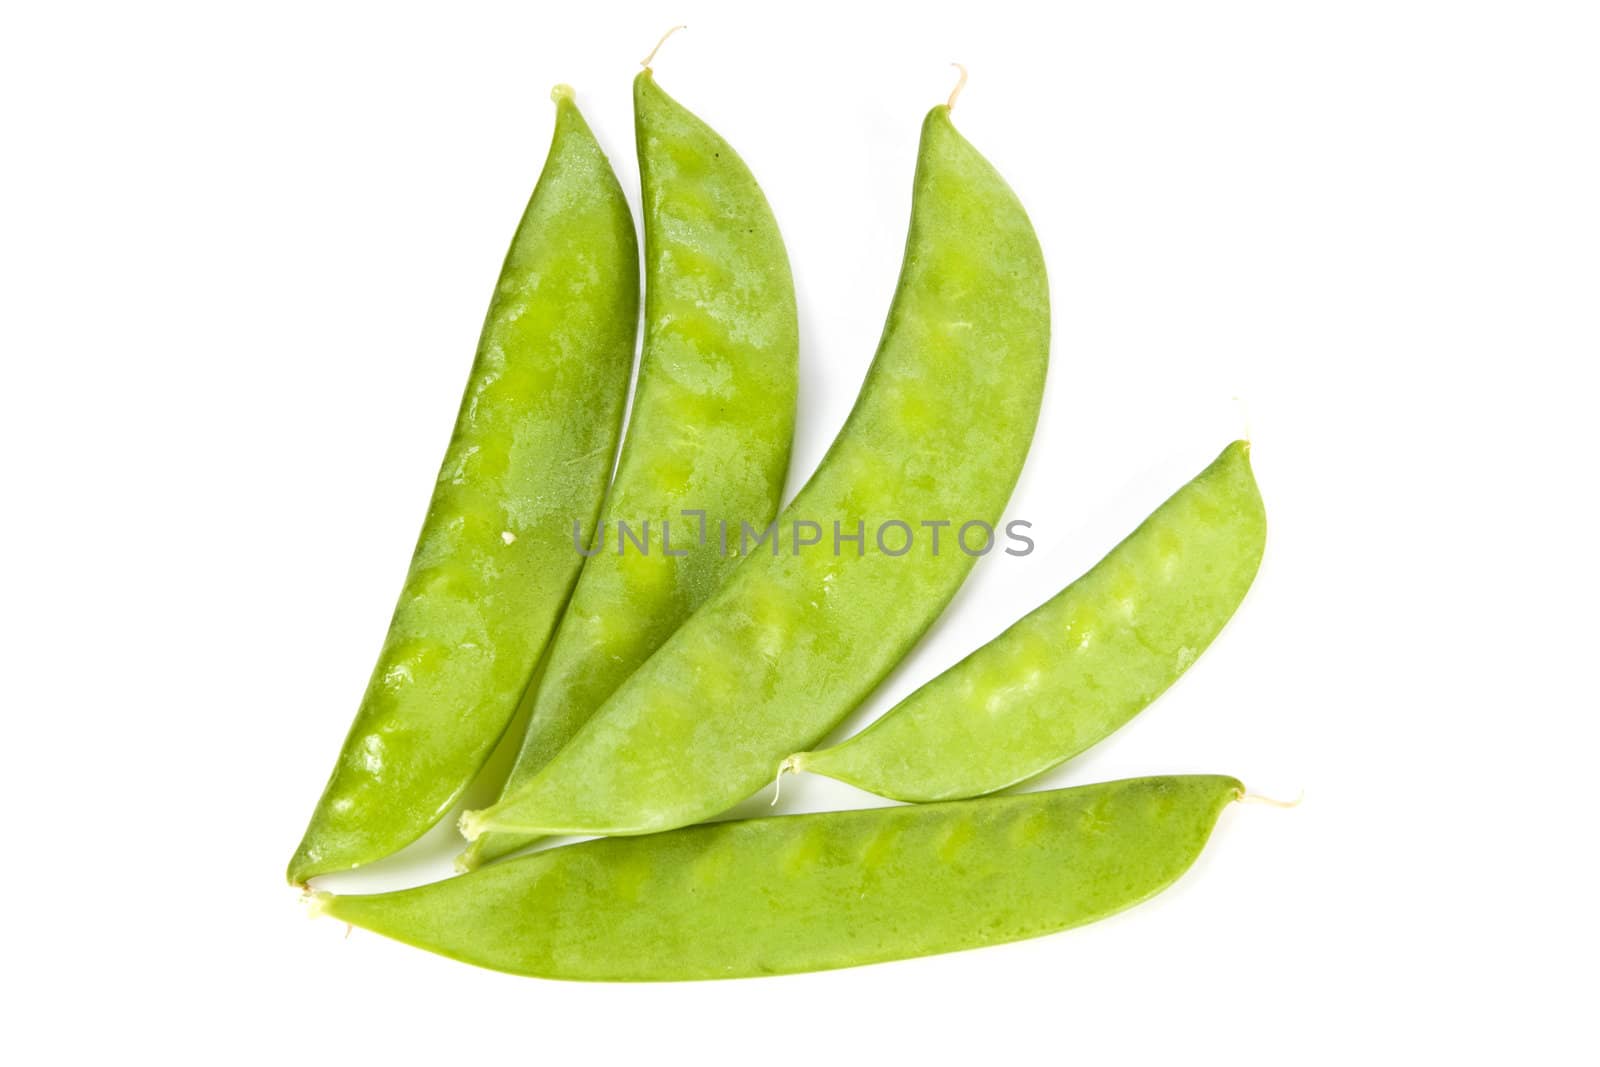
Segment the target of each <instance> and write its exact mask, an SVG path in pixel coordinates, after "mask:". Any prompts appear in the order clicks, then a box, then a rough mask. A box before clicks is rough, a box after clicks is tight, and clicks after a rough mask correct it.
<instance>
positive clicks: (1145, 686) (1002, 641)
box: [784, 441, 1267, 802]
mask: <svg viewBox="0 0 1600 1067" xmlns="http://www.w3.org/2000/svg"><path fill="white" fill-rule="evenodd" d="M1266 536H1267V517H1266V512H1265V510H1264V509H1263V507H1262V504H1261V494H1260V492H1259V491H1258V490H1257V489H1256V482H1255V478H1254V476H1253V475H1252V474H1251V473H1250V445H1249V444H1248V442H1245V441H1235V442H1234V443H1233V444H1231V445H1229V446H1228V447H1227V448H1226V449H1224V450H1223V452H1222V455H1220V456H1218V457H1217V459H1216V460H1215V462H1213V463H1212V464H1211V466H1209V467H1207V468H1206V469H1205V470H1204V471H1202V472H1201V473H1200V474H1199V476H1198V477H1196V478H1195V479H1194V480H1193V481H1192V482H1190V483H1189V484H1187V485H1185V486H1184V487H1183V488H1182V489H1179V490H1178V491H1177V493H1175V494H1173V496H1172V497H1171V498H1170V499H1169V500H1167V502H1166V503H1164V504H1162V505H1161V507H1159V508H1157V509H1156V511H1155V512H1154V513H1153V514H1152V515H1151V516H1150V517H1149V518H1148V519H1146V520H1145V521H1144V523H1143V524H1142V525H1141V526H1140V527H1139V528H1138V529H1137V530H1135V531H1134V532H1133V533H1132V534H1130V535H1128V537H1127V539H1126V540H1124V541H1123V542H1122V543H1121V544H1119V545H1118V546H1117V547H1116V548H1114V549H1112V550H1111V552H1110V554H1109V555H1107V556H1106V557H1105V559H1103V560H1101V561H1100V562H1099V563H1097V564H1095V566H1094V568H1093V569H1091V570H1090V571H1089V572H1088V573H1087V574H1085V575H1084V576H1083V577H1081V578H1079V579H1078V580H1077V581H1075V582H1073V583H1072V584H1071V585H1069V586H1067V587H1066V588H1065V589H1063V590H1062V591H1061V592H1060V593H1057V594H1056V595H1055V596H1054V597H1053V598H1052V599H1050V600H1048V601H1046V602H1045V603H1044V604H1043V605H1042V606H1040V607H1039V608H1037V609H1035V610H1034V611H1032V612H1031V613H1029V614H1028V615H1025V616H1023V618H1022V619H1020V620H1019V621H1018V622H1017V623H1016V624H1015V625H1013V626H1012V627H1011V628H1010V629H1008V630H1007V631H1006V632H1005V633H1003V634H1001V635H1000V636H999V637H997V638H995V639H994V640H993V641H991V642H989V643H988V644H987V645H984V646H983V647H982V648H980V649H978V650H977V651H976V652H974V653H972V655H970V656H968V657H967V658H966V659H964V660H962V661H961V662H960V663H958V664H956V665H955V666H954V667H951V668H950V669H949V670H947V671H945V672H944V673H943V674H941V675H939V676H938V677H937V678H935V679H934V680H933V681H931V682H929V683H928V684H927V685H925V686H923V687H922V688H921V689H918V690H917V691H916V692H915V693H912V694H911V695H910V696H909V697H907V698H906V699H905V700H903V701H901V702H900V703H899V704H898V705H896V706H895V707H894V708H891V709H890V710H889V711H888V712H887V713H885V714H884V715H883V717H882V718H880V719H878V721H877V722H875V723H873V724H872V725H871V726H869V727H867V729H865V730H863V731H862V732H861V733H859V734H857V735H856V736H854V737H852V738H850V739H849V740H848V741H845V742H844V743H843V744H841V745H837V746H835V747H833V748H827V749H823V750H822V751H820V752H802V753H799V754H798V755H795V756H791V757H790V758H789V759H788V760H786V761H785V763H784V766H785V767H786V768H790V769H793V770H804V771H813V772H815V773H817V774H824V775H827V776H828V777H830V778H837V779H839V780H840V781H843V782H848V783H850V784H851V785H853V786H857V787H858V788H861V789H865V790H868V791H869V792H873V793H877V794H879V795H880V796H886V797H893V798H894V799H896V800H906V801H913V802H919V801H930V800H954V799H957V798H960V797H973V796H980V795H982V794H984V793H993V792H994V791H996V790H998V789H1004V788H1006V787H1007V786H1009V785H1015V784H1016V783H1017V782H1020V781H1023V780H1025V779H1028V778H1032V777H1033V776H1034V775H1036V774H1041V773H1043V772H1044V771H1047V770H1049V769H1050V768H1051V767H1054V766H1056V765H1057V764H1059V763H1063V762H1065V761H1066V760H1068V759H1071V758H1072V757H1073V756H1076V755H1077V754H1078V753H1080V752H1082V751H1084V750H1085V749H1087V748H1088V747H1089V746H1090V745H1093V744H1095V743H1096V742H1098V741H1100V740H1101V739H1103V738H1105V737H1106V736H1108V735H1109V734H1111V733H1112V732H1113V731H1114V730H1116V729H1117V728H1119V727H1121V726H1122V725H1123V724H1124V723H1126V722H1127V721H1128V720H1129V719H1131V718H1133V717H1134V716H1135V715H1137V714H1138V713H1139V712H1140V711H1142V710H1144V709H1145V708H1146V707H1148V706H1149V704H1150V702H1151V701H1153V700H1155V699H1156V697H1158V696H1160V695H1161V694H1162V693H1163V692H1165V691H1166V689H1167V687H1168V686H1170V685H1171V684H1172V683H1173V682H1175V681H1177V680H1178V677H1179V676H1180V675H1182V674H1183V672H1184V671H1185V670H1187V669H1188V667H1189V664H1191V663H1193V662H1194V661H1195V659H1196V657H1198V656H1199V655H1200V653H1202V652H1204V651H1205V649H1206V646H1207V645H1209V644H1211V641H1212V639H1213V638H1215V637H1216V636H1217V634H1218V633H1220V632H1221V630H1222V627H1223V626H1224V625H1225V624H1226V623H1227V621H1228V620H1229V619H1230V618H1231V617H1232V616H1233V612H1234V609H1235V608H1237V607H1238V606H1239V602H1240V601H1241V600H1243V599H1244V595H1245V592H1246V590H1248V589H1249V588H1250V583H1251V581H1252V580H1254V578H1255V575H1256V569H1257V567H1259V566H1260V563H1261V550H1262V547H1263V546H1264V545H1265V543H1266Z"/></svg>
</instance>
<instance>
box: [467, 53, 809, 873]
mask: <svg viewBox="0 0 1600 1067" xmlns="http://www.w3.org/2000/svg"><path fill="white" fill-rule="evenodd" d="M634 112H635V125H636V129H637V135H638V146H639V173H640V176H641V178H642V186H643V192H644V249H645V333H644V353H643V355H642V356H641V357H640V363H639V385H638V388H637V389H636V390H635V392H634V400H633V413H632V415H630V416H629V422H628V435H627V439H626V442H625V443H624V445H623V448H622V459H621V461H620V463H619V464H618V468H617V476H616V480H615V481H614V482H613V483H612V486H611V492H610V495H609V497H608V498H607V501H606V506H605V509H604V511H603V512H602V514H601V525H600V535H599V536H600V540H599V541H598V542H597V543H596V545H595V546H594V547H593V551H594V553H595V554H594V556H593V557H592V558H591V559H590V560H589V561H588V562H587V563H586V564H585V565H584V568H583V573H582V575H581V576H580V577H579V579H578V585H577V587H576V588H575V589H574V590H573V594H572V600H571V602H570V603H569V604H568V606H567V610H566V614H565V615H564V616H563V618H562V621H561V626H560V628H559V629H558V630H557V632H556V636H555V638H554V640H553V641H552V643H551V649H550V658H549V661H548V663H547V664H546V666H545V669H544V673H543V676H542V678H541V680H540V682H539V684H538V687H537V691H536V693H535V695H534V702H533V707H532V711H531V714H530V718H529V723H528V731H527V733H526V734H525V735H524V738H523V744H522V751H521V753H520V755H519V756H518V758H517V762H516V765H515V766H514V767H513V768H512V770H511V773H510V775H509V777H508V778H507V781H506V785H505V789H504V791H511V790H515V789H516V788H517V787H518V786H520V785H521V784H522V783H523V782H525V781H527V780H529V779H530V778H532V777H533V776H534V775H535V774H537V773H538V772H539V771H540V770H542V769H543V768H544V767H545V765H546V764H548V763H549V762H550V760H551V759H552V758H554V756H555V754H556V753H557V752H559V751H560V750H561V749H562V748H563V747H564V746H565V745H566V744H567V742H568V741H570V740H571V739H572V737H573V735H575V734H576V733H577V732H578V730H579V728H580V727H582V726H583V724H584V723H585V722H587V721H588V719H589V717H590V716H591V715H592V714H594V711H595V709H596V708H598V707H599V706H600V705H601V704H602V703H603V702H604V701H605V699H606V698H607V697H609V696H610V695H611V694H612V692H613V691H615V689H616V688H617V686H618V685H620V684H621V683H622V681H623V679H625V678H627V677H628V675H630V674H632V673H633V672H634V670H635V669H637V668H638V666H639V665H640V664H641V663H643V662H644V661H645V660H646V659H647V658H648V657H649V655H650V653H652V652H654V651H655V650H656V648H657V647H658V646H660V644H661V643H662V642H663V641H665V640H666V639H667V637H669V636H670V635H671V634H672V632H673V631H674V630H676V629H677V628H678V626H679V625H680V624H681V623H682V622H683V620H684V619H685V618H687V617H688V616H689V614H690V612H692V611H693V610H694V609H695V608H697V607H699V606H700V604H702V603H703V602H704V601H705V599H706V598H707V597H708V596H710V595H711V591H712V590H713V589H715V588H716V586H717V585H718V583H720V582H721V581H722V579H723V578H724V577H725V576H726V575H727V573H728V571H729V570H731V569H732V567H733V565H734V564H735V563H737V562H738V557H737V556H735V555H733V554H732V553H727V554H724V553H723V552H722V551H721V549H720V545H721V541H722V538H721V537H720V536H719V532H720V531H721V530H722V529H725V528H728V527H732V528H733V529H738V528H739V525H740V524H741V523H752V524H755V525H758V526H763V527H764V526H766V525H767V524H768V523H769V522H771V521H772V517H773V515H775V514H776V513H777V511H778V505H779V503H780V502H781V500H780V498H781V497H782V494H783V482H784V476H785V474H786V473H787V472H788V468H789V451H790V447H791V445H792V443H793V440H794V419H795V394H796V389H797V384H798V370H799V368H798V356H799V348H800V341H799V326H798V320H797V316H796V312H795V299H794V282H793V280H792V279H791V277H790V274H789V258H788V255H787V253H786V252H785V251H784V246H783V239H782V237H781V236H780V235H779V233H778V224H777V220H775V219H774V218H773V217H772V210H771V208H770V207H769V206H768V204H767V200H766V197H764V196H763V195H762V193H761V188H760V186H758V185H757V184H756V180H755V178H754V177H753V176H752V175H751V174H750V171H749V169H748V168H747V167H746V166H745V165H744V162H743V161H742V160H741V159H740V158H739V156H738V154H737V153H736V152H734V150H733V148H732V147H730V146H729V145H728V143H727V142H726V141H724V140H723V139H722V138H721V137H720V136H718V135H717V133H716V132H715V131H714V130H712V129H711V128H710V127H709V126H707V125H706V124H705V123H703V122H701V121H700V120H699V119H698V118H696V117H695V116H694V115H692V114H690V113H689V112H688V111H687V110H685V109H684V108H683V107H682V106H681V105H680V104H678V103H677V102H676V101H674V100H673V99H672V98H671V97H669V96H668V95H667V94H666V93H664V92H662V91H661V89H660V88H659V87H658V86H657V85H656V83H655V80H654V79H653V78H652V77H651V74H650V72H649V71H645V72H644V73H642V74H640V75H639V76H638V78H637V79H636V80H635V82H634ZM640 542H642V543H643V547H642V548H641V547H640ZM533 840H534V838H532V837H529V836H524V835H519V834H488V835H485V836H484V837H481V838H479V839H478V840H477V841H475V842H474V843H473V844H472V846H471V847H469V848H468V850H467V852H466V853H465V854H464V855H463V857H462V866H463V867H468V868H470V867H472V866H474V865H475V864H477V863H480V862H484V861H487V860H490V859H494V858H496V857H498V856H502V855H505V854H506V853H508V852H511V851H514V850H516V849H518V848H521V847H523V846H524V845H527V844H530V843H531V842H532V841H533Z"/></svg>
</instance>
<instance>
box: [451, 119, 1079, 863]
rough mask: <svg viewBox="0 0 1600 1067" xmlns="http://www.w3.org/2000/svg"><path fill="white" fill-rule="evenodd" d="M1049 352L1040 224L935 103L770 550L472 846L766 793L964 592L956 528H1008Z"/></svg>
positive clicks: (630, 825)
mask: <svg viewBox="0 0 1600 1067" xmlns="http://www.w3.org/2000/svg"><path fill="white" fill-rule="evenodd" d="M1048 352H1049V296H1048V290H1047V285H1046V281H1045V270H1044V260H1043V257H1042V255H1041V253H1040V250H1039V243H1038V239H1037V238H1036V237H1035V236H1034V232H1033V227H1032V226H1031V225H1030V224H1029V222H1028V217H1027V215H1026V213H1025V212H1024V211H1023V209H1022V205H1021V204H1020V203H1018V201H1017V198H1016V196H1015V194H1013V193H1012V191H1011V189H1010V188H1009V187H1008V186H1007V185H1006V183H1005V181H1004V180H1003V179H1002V178H1001V177H1000V175H999V174H998V173H996V171H995V170H994V168H993V167H992V166H990V165H989V163H988V162H987V161H986V160H985V159H984V158H983V157H982V156H981V155H979V154H978V152H977V151H976V150H975V149H974V148H973V147H972V146H971V145H970V144H969V143H968V142H967V141H966V140H965V139H964V138H962V137H961V135H960V134H958V133H957V132H956V130H955V127H954V126H952V125H951V123H950V113H949V108H948V107H943V106H941V107H937V108H935V109H934V110H933V111H932V112H931V113H930V114H929V115H928V117H927V120H926V122H924V124H923V127H922V144H921V148H920V151H919V155H918V161H917V174H916V181H915V187H914V194H913V198H912V211H911V228H910V234H909V236H908V238H907V241H906V253H905V261H904V265H903V267H902V269H901V276H900V284H899V287H898V288H897V290H896V292H895V296H894V302H893V304H892V305H891V307H890V310H889V319H888V324H887V326H886V327H885V329H884V334H883V339H882V341H881V342H880V344H879V348H878V353H877V356H876V357H875V358H874V360H873V363H872V367H871V369H870V370H869V371H868V374H867V380H866V383H865V385H864V386H863V387H862V390H861V395H860V397H859V398H858V399H857V401H856V405H855V408H854V409H853V410H852V411H851V413H850V416H849V419H848V420H847V421H846V423H845V426H844V428H843V429H842V430H841V431H840V433H839V436H838V438H837V439H836V440H835V441H834V443H833V446H832V448H831V449H830V450H829V452H828V454H827V456H826V457H825V458H824V459H823V461H822V463H821V465H820V466H819V467H818V469H817V471H816V473H815V474H813V475H812V477H811V480H810V481H809V482H808V483H807V484H806V486H805V488H803V489H802V490H801V491H800V493H799V495H798V496H797V497H796V498H795V500H794V502H793V503H792V504H791V505H790V506H789V507H788V508H787V509H786V510H785V511H784V513H783V514H782V515H781V516H780V517H779V519H778V520H777V527H776V530H775V532H774V533H773V535H772V537H771V538H770V540H769V542H768V544H767V545H765V546H760V547H758V546H755V545H751V546H750V555H749V558H747V559H746V560H745V562H744V563H743V564H741V565H740V566H739V567H738V568H736V569H735V570H734V572H733V574H732V575H731V576H730V577H729V578H728V580H727V581H726V582H724V583H723V584H722V585H721V586H720V587H719V588H718V589H717V590H716V592H714V593H713V594H712V595H711V598H710V599H709V600H707V601H706V603H705V604H704V605H703V606H702V607H701V608H700V609H699V610H698V611H697V612H696V613H695V614H694V615H693V616H691V617H690V618H689V620H688V621H687V622H685V623H684V624H683V626H682V628H680V629H679V630H678V631H677V632H676V633H675V634H673V635H672V637H671V638H669V639H668V640H667V641H666V643H665V644H663V645H662V646H661V648H660V649H659V650H658V651H657V652H656V653H655V655H653V656H652V657H651V658H650V659H649V660H647V661H646V662H645V664H644V665H643V666H642V667H640V668H639V670H638V671H636V672H635V673H634V674H633V675H632V676H630V677H629V678H628V680H627V681H625V682H624V683H623V684H622V685H621V686H620V687H619V688H618V689H617V691H616V692H615V693H614V694H613V695H612V696H611V698H610V699H609V700H608V701H607V702H606V703H605V704H604V705H603V706H602V707H601V708H600V710H599V711H598V712H596V713H595V715H594V716H593V717H592V718H591V719H590V720H589V722H588V724H587V725H586V726H585V727H584V728H583V730H582V731H580V732H579V733H578V735H577V736H576V737H575V738H573V740H572V742H571V743H570V744H569V745H568V746H567V747H566V748H565V749H563V750H562V751H561V752H560V753H559V754H558V755H557V756H556V757H555V758H554V759H553V760H551V761H550V763H549V764H548V765H547V766H546V767H545V768H544V770H543V771H541V772H540V773H539V774H538V775H536V776H534V777H533V778H531V779H529V780H528V781H526V782H523V783H522V785H521V786H520V787H519V788H517V789H516V790H514V791H512V792H511V793H509V794H508V795H507V796H506V797H504V798H503V799H502V800H501V801H500V802H499V803H498V804H496V805H494V806H493V807H491V808H488V809H486V810H484V811H481V812H475V813H468V814H467V815H466V816H464V817H463V819H462V829H463V831H464V832H465V833H466V834H467V836H468V837H476V836H478V835H479V834H481V833H484V832H486V831H495V830H499V831H508V832H515V833H524V834H551V833H584V834H591V833H598V834H640V833H649V832H653V831H658V830H667V829H671V828H673V827H676V826H684V825H687V824H689V823H693V822H698V821H700V820H701V819H704V818H706V817H708V816H711V815H715V814H716V813H718V812H720V811H724V810H726V809H727V808H729V807H731V806H732V805H734V804H736V803H737V802H738V801H739V800H740V799H742V798H744V797H745V796H748V795H749V794H750V793H752V792H753V791H755V790H756V789H758V788H760V787H761V785H763V784H764V783H765V782H768V781H770V780H771V779H772V776H773V772H774V771H775V770H776V769H777V766H778V764H779V762H780V761H781V760H782V759H783V757H784V756H786V755H788V754H789V753H791V752H795V751H798V750H800V749H803V748H806V747H808V746H810V745H811V744H814V743H815V742H816V741H817V740H818V739H820V738H821V737H822V736H823V735H825V734H826V733H827V732H828V731H829V730H830V729H832V728H833V727H834V726H835V725H837V723H838V722H839V720H840V719H842V718H843V717H844V716H845V715H847V714H848V713H849V712H850V711H851V709H853V708H854V707H856V706H857V705H858V704H859V703H860V702H861V700H862V699H863V698H865V697H866V696H867V694H869V693H870V692H871V691H872V690H873V688H874V687H876V686H877V684H878V683H879V682H880V681H881V680H882V679H883V677H884V675H885V674H887V673H888V672H889V670H890V669H891V668H893V666H894V665H895V664H896V663H897V662H899V660H900V659H901V658H902V657H903V656H904V655H905V653H906V651H907V650H908V649H909V648H910V647H911V645H912V644H913V643H914V642H915V641H916V640H917V638H918V637H920V636H921V634H922V633H923V631H924V630H926V629H927V627H928V626H929V625H930V624H931V623H932V622H933V620H934V619H935V618H937V617H938V615H939V613H940V612H941V611H942V610H943V609H944V606H945V605H946V604H947V603H948V602H949V600H950V598H951V597H952V596H953V595H954V594H955V591H956V589H957V588H958V587H959V586H960V584H961V582H962V580H963V579H964V578H965V577H966V575H967V573H968V571H969V570H970V569H971V567H972V564H973V562H974V557H973V556H971V555H969V554H968V553H967V552H965V551H963V550H961V549H960V548H959V547H958V546H957V545H956V543H955V537H956V532H957V530H958V529H959V528H960V527H962V526H963V525H964V524H967V523H969V522H977V523H985V524H988V525H990V526H992V525H993V523H994V522H995V521H996V520H997V518H998V516H999V514H1000V511H1001V509H1002V508H1003V507H1004V505H1005V502H1006V499H1007V497H1009V496H1010V493H1011V489H1012V487H1013V485H1014V484H1015V482H1016V478H1017V475H1018V473H1019V472H1020V470H1021V468H1022V461H1023V458H1024V456H1025V455H1026V454H1027V451H1028V444H1029V441H1030V440H1031V438H1032V436H1033V428H1034V423H1035V420H1036V419H1037V417H1038V411H1039V401H1040V394H1041V391H1042V389H1043V386H1044V376H1045V365H1046V362H1047V360H1048ZM897 523H898V524H903V525H901V526H895V525H894V524H897ZM939 523H943V524H945V525H944V526H942V527H941V526H938V525H936V524H939ZM930 524H933V525H930ZM941 532H942V534H943V537H942V540H939V539H937V538H938V537H939V535H940V533H941ZM741 533H742V531H741ZM841 535H842V536H841ZM907 535H909V541H910V543H909V545H908V544H907V543H906V542H907V541H908V537H907ZM813 539H817V540H819V541H820V543H812V542H813ZM780 542H782V543H780ZM769 548H770V551H769V550H768V549H769Z"/></svg>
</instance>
